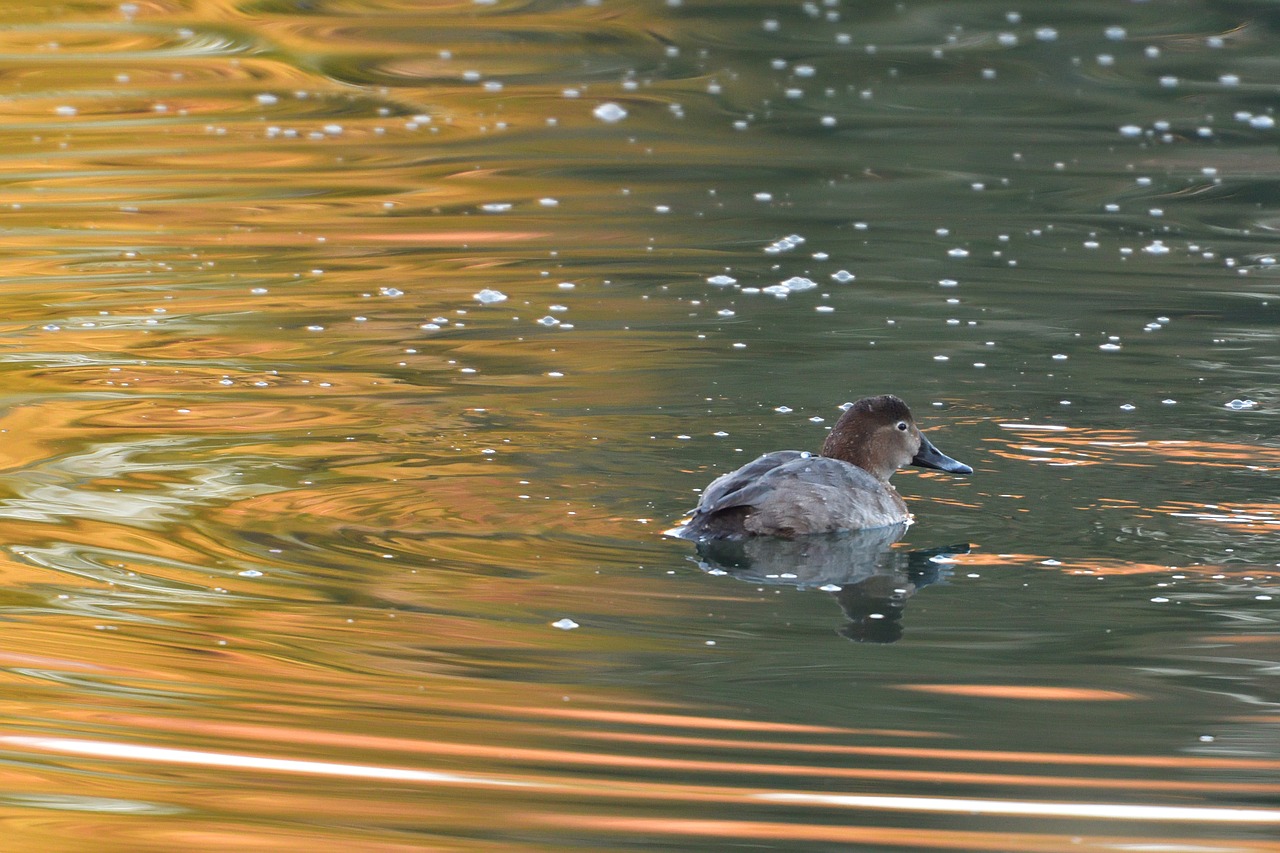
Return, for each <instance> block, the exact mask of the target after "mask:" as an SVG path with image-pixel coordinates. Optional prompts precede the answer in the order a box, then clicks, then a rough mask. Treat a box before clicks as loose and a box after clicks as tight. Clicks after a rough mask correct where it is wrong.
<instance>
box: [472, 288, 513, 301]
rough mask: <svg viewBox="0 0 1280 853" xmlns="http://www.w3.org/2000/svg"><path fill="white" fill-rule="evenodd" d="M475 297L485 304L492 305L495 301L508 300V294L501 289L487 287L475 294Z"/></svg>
mask: <svg viewBox="0 0 1280 853" xmlns="http://www.w3.org/2000/svg"><path fill="white" fill-rule="evenodd" d="M473 298H474V299H475V300H476V301H477V302H479V303H481V304H483V305H491V304H493V303H495V302H506V301H507V294H505V293H503V292H502V291H500V290H493V289H491V288H488V287H486V288H485V289H484V290H482V291H480V292H479V293H477V294H475V295H474V297H473Z"/></svg>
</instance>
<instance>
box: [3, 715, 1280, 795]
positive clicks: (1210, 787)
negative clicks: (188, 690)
mask: <svg viewBox="0 0 1280 853" xmlns="http://www.w3.org/2000/svg"><path fill="white" fill-rule="evenodd" d="M245 729H249V730H251V731H247V732H246V731H244V730H245ZM218 731H219V733H220V734H221V736H222V737H223V738H225V737H227V736H236V735H246V734H247V735H249V736H252V737H255V738H256V739H260V740H268V741H270V742H272V743H281V742H285V740H286V739H289V740H292V741H294V742H295V743H301V742H307V743H317V742H319V743H325V744H326V745H333V744H338V745H341V746H344V747H348V748H362V749H369V748H376V749H382V750H388V751H394V752H397V753H400V754H404V753H412V754H418V755H435V756H452V757H465V758H470V759H477V758H479V759H486V760H489V761H498V762H502V763H512V762H516V763H537V764H550V765H553V766H556V767H570V766H577V767H606V768H631V769H643V770H667V771H671V772H673V773H677V774H687V773H728V774H736V775H742V774H753V775H758V776H771V775H772V776H789V777H812V778H815V779H824V778H840V779H863V780H868V779H873V780H877V781H881V782H912V783H928V784H966V785H987V786H989V785H1009V786H1016V787H1065V788H1080V789H1085V790H1087V789H1090V788H1095V789H1099V788H1105V789H1110V790H1136V791H1143V790H1151V791H1178V792H1192V793H1194V792H1205V791H1218V792H1224V793H1254V794H1280V784H1265V783H1251V782H1207V781H1204V780H1195V781H1180V780H1167V779H1154V780H1153V779H1099V778H1095V777H1070V776H1038V775H1029V774H1010V773H991V772H980V771H951V770H935V769H925V770H900V769H892V768H866V767H840V766H832V765H807V766H806V765H793V764H775V763H766V762H758V761H757V762H735V761H719V760H708V759H686V758H665V757H661V756H636V755H619V754H617V753H591V752H578V751H573V750H563V749H537V748H529V747H517V746H490V745H486V744H469V743H445V742H440V741H406V740H399V739H394V738H382V737H377V736H369V735H354V736H334V735H327V736H326V735H323V734H321V733H316V732H291V731H289V730H284V731H276V730H274V729H272V728H271V727H255V726H236V725H229V726H218ZM574 734H577V733H574ZM299 735H301V737H299ZM317 735H320V736H319V737H317ZM616 739H617V740H630V741H632V742H643V741H644V739H642V738H639V737H635V738H628V737H626V736H620V737H618V738H616ZM10 740H14V741H20V740H23V738H14V737H11V738H10ZM27 740H40V739H38V738H28V739H27ZM48 740H55V739H48ZM648 742H653V741H651V740H650V741H648ZM687 743H693V744H697V745H708V744H713V745H716V746H728V745H732V746H739V747H741V746H747V747H748V748H749V747H750V746H751V745H740V744H734V743H731V742H730V743H726V742H722V741H714V740H706V741H703V740H700V739H696V738H694V739H689V741H687ZM755 746H759V747H762V748H764V749H771V750H772V749H776V750H783V749H785V748H786V745H777V744H770V743H765V744H755ZM791 746H793V747H794V746H795V745H791ZM140 749H146V748H141V747H140ZM809 751H821V752H822V753H823V754H824V755H826V754H860V755H895V756H906V755H910V756H911V757H921V756H924V757H930V758H937V757H945V758H951V759H954V758H956V757H957V756H959V755H965V756H966V758H967V759H968V760H972V759H973V757H974V756H975V755H978V753H973V752H969V753H965V752H964V751H956V752H951V751H947V750H924V749H920V750H916V751H914V752H911V751H908V750H902V751H894V750H893V749H892V748H887V749H886V748H877V747H845V748H843V749H841V748H839V747H818V748H816V749H813V750H809ZM192 754H193V755H195V754H197V753H192ZM198 754H201V755H202V754H203V753H198ZM1003 757H1004V755H1003V754H1001V753H990V754H989V756H985V758H989V759H990V760H1000V759H1003ZM1092 757H1093V756H1080V758H1083V759H1089V758H1092ZM263 761H270V762H275V760H274V759H263ZM190 763H201V762H199V761H193V762H190ZM1082 763H1094V762H1088V761H1085V762H1082ZM1097 763H1100V764H1102V763H1107V762H1097ZM1188 764H1192V765H1194V766H1203V763H1202V762H1198V761H1194V760H1193V761H1191V762H1188ZM1276 764H1277V765H1280V762H1276ZM334 766H335V767H338V766H345V765H337V764H335V765H334ZM1184 766H1185V765H1184ZM260 767H261V769H268V770H289V769H290V768H288V767H285V766H283V765H280V766H275V764H272V765H270V766H268V765H265V764H264V765H260ZM298 772H308V771H298ZM312 772H315V771H312ZM389 772H393V774H394V773H399V772H400V771H398V770H396V771H389ZM412 772H416V771H412ZM353 773H355V771H353ZM410 773H411V771H404V774H410ZM404 774H402V775H400V776H396V775H389V776H387V777H386V778H389V779H396V778H399V779H402V780H403V781H432V780H430V779H414V778H412V777H411V776H410V775H404ZM463 775H466V774H463ZM504 778H505V777H504Z"/></svg>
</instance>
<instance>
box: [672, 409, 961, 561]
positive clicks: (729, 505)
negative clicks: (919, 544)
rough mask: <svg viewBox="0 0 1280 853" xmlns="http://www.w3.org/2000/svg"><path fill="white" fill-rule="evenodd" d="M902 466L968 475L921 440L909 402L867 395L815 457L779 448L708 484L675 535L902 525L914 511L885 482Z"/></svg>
mask: <svg viewBox="0 0 1280 853" xmlns="http://www.w3.org/2000/svg"><path fill="white" fill-rule="evenodd" d="M906 465H919V466H920V467H922V468H936V469H937V470H939V471H947V472H950V473H952V474H972V473H973V469H972V468H970V467H969V466H968V465H965V464H963V463H961V462H957V461H956V460H954V459H952V458H951V457H950V456H947V455H946V454H944V453H943V452H942V451H940V450H938V448H936V447H934V446H933V442H931V441H929V439H927V438H925V437H924V434H923V433H921V432H920V430H919V428H917V427H916V423H915V420H914V419H912V417H911V410H910V409H908V408H907V404H906V403H904V402H902V401H901V400H900V399H898V398H897V397H894V396H893V395H891V394H885V395H883V396H880V397H864V398H863V399H861V400H859V401H858V402H856V403H854V404H853V405H852V406H850V407H849V408H848V409H846V410H845V412H844V414H843V415H841V416H840V420H838V421H836V425H835V426H834V427H833V428H832V429H831V433H830V434H829V435H828V436H827V440H826V441H825V442H824V443H823V445H822V450H821V452H820V453H819V455H817V456H815V455H813V454H811V453H808V452H802V451H799V450H776V451H774V452H773V453H766V454H765V455H764V456H761V457H760V458H759V459H756V460H754V461H752V462H748V463H747V464H746V465H743V466H742V467H741V468H739V469H738V470H736V471H732V472H730V473H728V474H725V475H724V476H722V477H718V478H717V479H715V480H714V481H712V483H711V485H709V486H707V488H706V490H704V491H703V493H702V500H700V501H699V502H698V506H697V507H696V508H695V509H694V510H693V514H692V516H690V518H689V520H688V522H686V523H685V524H684V526H683V527H681V528H679V531H678V535H680V536H682V537H684V538H686V539H739V538H743V537H747V536H781V537H785V538H793V537H796V536H805V535H808V534H811V533H834V532H836V531H841V530H865V529H869V528H874V527H886V526H888V525H891V524H901V523H903V522H907V521H910V519H911V513H909V512H908V511H907V505H906V503H905V502H904V501H903V500H902V498H901V497H900V496H899V495H898V492H897V490H896V489H894V488H893V486H891V485H889V477H891V476H892V475H893V472H894V471H897V470H898V469H899V468H902V467H904V466H906Z"/></svg>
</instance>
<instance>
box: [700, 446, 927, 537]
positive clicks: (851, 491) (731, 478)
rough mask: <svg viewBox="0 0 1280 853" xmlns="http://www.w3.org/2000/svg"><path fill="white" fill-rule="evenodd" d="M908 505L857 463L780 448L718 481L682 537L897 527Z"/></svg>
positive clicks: (905, 516) (795, 533)
mask: <svg viewBox="0 0 1280 853" xmlns="http://www.w3.org/2000/svg"><path fill="white" fill-rule="evenodd" d="M909 517H910V514H909V513H908V512H907V505H906V504H905V503H903V500H902V498H901V497H899V496H898V493H897V492H896V491H894V489H893V487H892V486H890V485H888V484H887V483H884V482H881V481H880V480H878V479H876V478H875V477H873V476H872V475H871V474H868V473H867V472H866V471H864V470H862V469H861V468H859V467H858V466H856V465H851V464H849V463H848V462H843V461H841V460H839V459H831V458H829V457H826V456H814V455H811V454H808V453H802V452H800V451H798V450H779V451H775V452H773V453H766V454H765V455H764V456H761V457H760V458H758V459H756V460H754V461H752V462H749V463H747V464H746V465H744V466H742V467H741V468H739V469H738V470H736V471H732V472H730V473H728V474H725V475H724V476H722V477H719V478H717V479H716V480H715V481H714V482H712V483H711V485H709V486H707V488H706V491H704V492H703V494H702V500H701V501H699V503H698V506H697V508H696V509H695V510H694V511H693V517H692V518H691V519H690V520H689V523H688V524H687V525H685V527H684V529H683V530H682V532H681V535H683V536H685V537H687V538H691V539H730V538H738V537H742V536H786V537H791V536H804V535H807V534H810V533H831V532H835V531H838V530H864V529H867V528H872V527H884V526H886V525H890V524H899V523H901V522H903V521H906V520H907V519H908V518H909Z"/></svg>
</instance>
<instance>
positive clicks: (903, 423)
mask: <svg viewBox="0 0 1280 853" xmlns="http://www.w3.org/2000/svg"><path fill="white" fill-rule="evenodd" d="M898 429H900V430H902V431H903V432H906V431H907V422H906V421H898Z"/></svg>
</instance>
